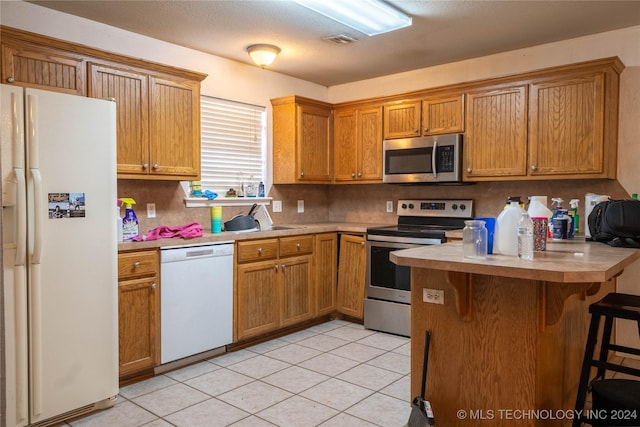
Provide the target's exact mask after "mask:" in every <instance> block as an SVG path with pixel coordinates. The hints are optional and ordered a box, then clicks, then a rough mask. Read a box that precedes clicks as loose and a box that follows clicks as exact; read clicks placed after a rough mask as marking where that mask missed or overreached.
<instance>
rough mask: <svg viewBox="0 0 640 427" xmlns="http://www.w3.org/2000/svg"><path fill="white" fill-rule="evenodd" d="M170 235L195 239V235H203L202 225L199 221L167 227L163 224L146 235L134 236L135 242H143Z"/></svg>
mask: <svg viewBox="0 0 640 427" xmlns="http://www.w3.org/2000/svg"><path fill="white" fill-rule="evenodd" d="M169 237H182V238H183V239H193V238H194V237H202V226H201V225H200V224H199V223H197V222H192V223H191V224H185V225H178V226H176V227H167V226H166V225H161V226H160V227H156V228H154V229H153V230H150V231H149V232H148V233H147V234H145V235H144V236H138V237H134V238H133V241H134V242H141V241H145V240H158V239H166V238H169Z"/></svg>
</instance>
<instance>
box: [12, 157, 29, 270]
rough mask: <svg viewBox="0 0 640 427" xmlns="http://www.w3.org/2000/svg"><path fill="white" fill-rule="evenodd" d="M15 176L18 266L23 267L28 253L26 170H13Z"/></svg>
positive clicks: (16, 262)
mask: <svg viewBox="0 0 640 427" xmlns="http://www.w3.org/2000/svg"><path fill="white" fill-rule="evenodd" d="M13 173H14V175H15V182H16V190H17V192H18V194H17V200H16V220H15V221H16V229H17V231H18V233H17V234H18V235H17V237H16V238H17V241H16V261H15V265H16V266H23V265H24V263H25V259H26V253H27V193H26V183H25V180H24V170H23V169H21V168H13Z"/></svg>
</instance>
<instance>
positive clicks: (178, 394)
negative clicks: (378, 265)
mask: <svg viewBox="0 0 640 427" xmlns="http://www.w3.org/2000/svg"><path fill="white" fill-rule="evenodd" d="M409 371H410V340H409V339H408V338H404V337H399V336H396V335H390V334H385V333H381V332H375V331H370V330H366V329H364V327H363V326H362V325H358V324H355V323H350V322H345V321H341V320H334V321H331V322H327V323H323V324H320V325H317V326H313V327H311V328H308V329H305V330H303V331H300V332H295V333H292V334H290V335H287V336H283V337H280V338H277V339H273V340H271V341H267V342H265V343H262V344H258V345H255V346H253V347H249V348H247V349H244V350H239V351H236V352H232V353H226V354H223V355H220V356H217V357H215V358H212V359H209V360H207V361H203V362H200V363H198V364H195V365H192V366H188V367H185V368H182V369H179V370H175V371H172V372H167V373H165V374H164V375H159V376H156V377H154V378H151V379H148V380H145V381H141V382H138V383H135V384H132V385H129V386H126V387H123V388H121V389H120V397H119V398H118V403H117V404H116V405H115V406H114V407H113V408H110V409H107V410H105V411H102V412H98V413H94V414H91V415H89V416H87V417H84V418H81V419H77V420H74V421H70V422H69V423H68V424H65V425H67V426H69V425H70V426H73V427H76V426H78V427H79V426H91V427H114V426H117V427H128V426H130V427H138V426H147V427H162V426H179V427H187V426H189V427H200V426H202V427H205V426H206V427H214V426H234V427H241V426H251V427H261V426H282V427H306V426H323V427H345V426H349V427H359V426H362V427H364V426H383V427H401V426H404V425H405V424H406V423H407V420H408V419H409V414H410V411H411V406H410V379H409Z"/></svg>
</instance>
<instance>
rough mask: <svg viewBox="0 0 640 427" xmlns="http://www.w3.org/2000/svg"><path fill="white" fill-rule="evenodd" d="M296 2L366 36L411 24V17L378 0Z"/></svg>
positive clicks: (302, 0)
mask: <svg viewBox="0 0 640 427" xmlns="http://www.w3.org/2000/svg"><path fill="white" fill-rule="evenodd" d="M294 1H295V2H296V3H298V4H300V5H302V6H304V7H306V8H308V9H311V10H313V11H315V12H318V13H320V14H322V15H324V16H326V17H328V18H331V19H333V20H335V21H338V22H340V23H342V24H344V25H347V26H349V27H351V28H353V29H355V30H358V31H360V32H361V33H364V34H366V35H368V36H375V35H377V34H382V33H387V32H389V31H394V30H398V29H400V28H404V27H408V26H410V25H411V17H410V16H407V15H405V14H404V13H402V12H399V11H397V10H396V9H394V8H392V7H391V6H389V5H388V4H386V3H384V2H382V1H380V0H358V1H344V0H294Z"/></svg>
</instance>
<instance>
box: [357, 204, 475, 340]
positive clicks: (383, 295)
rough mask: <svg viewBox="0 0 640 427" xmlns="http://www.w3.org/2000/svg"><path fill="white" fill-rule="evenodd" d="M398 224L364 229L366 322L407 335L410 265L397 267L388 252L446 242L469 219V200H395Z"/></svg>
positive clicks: (369, 325) (409, 315) (369, 324)
mask: <svg viewBox="0 0 640 427" xmlns="http://www.w3.org/2000/svg"><path fill="white" fill-rule="evenodd" d="M397 212H398V223H397V225H392V226H387V227H372V228H368V229H367V278H366V299H365V301H364V326H365V328H367V329H373V330H377V331H383V332H389V333H393V334H397V335H403V336H407V337H408V336H410V333H411V305H410V304H411V269H410V268H409V267H404V266H397V265H395V264H394V263H392V262H391V261H390V260H389V253H390V252H393V251H397V250H400V249H407V248H413V247H416V246H421V245H439V244H442V243H445V242H446V241H447V238H446V232H447V231H448V230H457V229H462V228H464V221H466V220H468V219H471V218H473V200H470V199H457V200H451V199H448V200H432V199H429V200H399V201H398V209H397Z"/></svg>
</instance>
